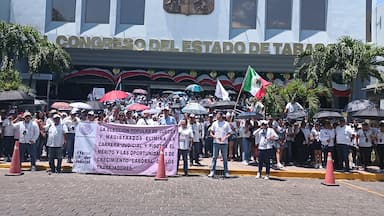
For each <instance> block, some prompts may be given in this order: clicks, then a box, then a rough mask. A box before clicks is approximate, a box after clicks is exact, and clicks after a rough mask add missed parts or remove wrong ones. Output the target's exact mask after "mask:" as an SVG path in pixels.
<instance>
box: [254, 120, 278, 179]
mask: <svg viewBox="0 0 384 216" xmlns="http://www.w3.org/2000/svg"><path fill="white" fill-rule="evenodd" d="M254 135H255V143H256V146H257V147H258V149H259V167H258V173H257V175H256V178H261V173H262V170H263V165H264V164H265V168H266V176H265V177H264V179H269V175H270V171H271V163H270V160H271V159H272V156H273V152H274V151H273V146H274V144H275V141H276V140H278V139H279V136H278V135H277V133H276V132H275V130H274V129H273V128H269V127H268V123H267V122H265V121H263V122H262V123H261V128H260V129H259V130H256V131H255V132H254Z"/></svg>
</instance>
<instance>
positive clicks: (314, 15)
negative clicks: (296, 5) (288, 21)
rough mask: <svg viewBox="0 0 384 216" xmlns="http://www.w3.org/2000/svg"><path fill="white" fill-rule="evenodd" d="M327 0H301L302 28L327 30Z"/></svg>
mask: <svg viewBox="0 0 384 216" xmlns="http://www.w3.org/2000/svg"><path fill="white" fill-rule="evenodd" d="M326 4H327V1H326V0H301V17H300V20H301V21H300V24H301V29H304V30H325V27H326V17H327V10H326Z"/></svg>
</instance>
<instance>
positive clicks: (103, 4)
mask: <svg viewBox="0 0 384 216" xmlns="http://www.w3.org/2000/svg"><path fill="white" fill-rule="evenodd" d="M85 5H86V8H85V22H86V23H101V24H106V23H109V12H110V1H109V0H86V2H85Z"/></svg>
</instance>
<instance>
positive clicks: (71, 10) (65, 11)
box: [52, 0, 76, 22]
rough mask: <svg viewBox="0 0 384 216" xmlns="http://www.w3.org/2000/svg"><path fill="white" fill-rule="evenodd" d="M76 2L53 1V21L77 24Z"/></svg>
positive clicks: (69, 0) (73, 0)
mask: <svg viewBox="0 0 384 216" xmlns="http://www.w3.org/2000/svg"><path fill="white" fill-rule="evenodd" d="M75 13H76V0H52V21H57V22H75Z"/></svg>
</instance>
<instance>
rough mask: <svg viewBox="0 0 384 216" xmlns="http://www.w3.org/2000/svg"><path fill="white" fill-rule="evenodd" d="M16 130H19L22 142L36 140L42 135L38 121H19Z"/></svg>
mask: <svg viewBox="0 0 384 216" xmlns="http://www.w3.org/2000/svg"><path fill="white" fill-rule="evenodd" d="M14 126H15V130H17V131H18V134H19V136H20V137H19V141H20V143H31V141H33V142H36V140H37V139H38V138H39V135H40V129H39V126H38V125H37V123H36V122H35V121H33V120H30V121H29V122H28V123H25V121H19V122H17V123H16V124H14ZM15 138H16V136H15Z"/></svg>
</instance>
